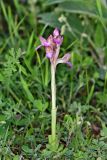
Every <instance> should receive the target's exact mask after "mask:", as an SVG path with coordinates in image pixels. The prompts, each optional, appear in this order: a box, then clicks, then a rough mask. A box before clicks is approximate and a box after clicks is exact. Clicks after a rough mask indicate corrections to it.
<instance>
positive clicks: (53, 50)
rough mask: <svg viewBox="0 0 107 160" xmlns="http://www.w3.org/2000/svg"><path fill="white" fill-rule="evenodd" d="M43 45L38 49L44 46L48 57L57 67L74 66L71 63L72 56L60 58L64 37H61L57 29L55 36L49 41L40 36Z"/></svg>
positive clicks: (54, 32)
mask: <svg viewBox="0 0 107 160" xmlns="http://www.w3.org/2000/svg"><path fill="white" fill-rule="evenodd" d="M40 41H41V45H40V46H38V47H37V48H36V50H37V49H39V48H40V47H42V46H44V47H45V51H46V57H47V58H49V59H50V62H51V63H52V64H53V65H54V67H56V65H57V64H59V63H66V64H68V65H69V66H70V67H71V66H72V65H71V63H70V62H69V59H70V54H69V53H67V54H65V55H64V56H63V57H62V58H58V56H59V51H60V46H61V44H62V42H63V37H62V36H61V35H60V31H59V30H58V29H57V28H56V29H55V30H54V31H53V34H52V35H50V36H49V37H48V38H47V39H45V38H43V37H42V36H40Z"/></svg>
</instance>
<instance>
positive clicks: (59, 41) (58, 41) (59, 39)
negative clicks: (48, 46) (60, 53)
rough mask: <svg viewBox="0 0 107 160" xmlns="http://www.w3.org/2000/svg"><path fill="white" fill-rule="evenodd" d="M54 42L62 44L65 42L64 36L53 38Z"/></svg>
mask: <svg viewBox="0 0 107 160" xmlns="http://www.w3.org/2000/svg"><path fill="white" fill-rule="evenodd" d="M53 41H54V43H56V44H57V45H61V44H62V42H63V37H62V36H58V37H57V38H54V39H53Z"/></svg>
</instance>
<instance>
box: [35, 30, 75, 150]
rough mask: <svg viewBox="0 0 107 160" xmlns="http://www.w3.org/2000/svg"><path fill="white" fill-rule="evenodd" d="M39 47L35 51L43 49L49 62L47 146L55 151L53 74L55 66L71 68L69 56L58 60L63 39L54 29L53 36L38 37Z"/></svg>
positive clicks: (67, 54)
mask: <svg viewBox="0 0 107 160" xmlns="http://www.w3.org/2000/svg"><path fill="white" fill-rule="evenodd" d="M40 41H41V45H39V46H38V47H37V48H36V50H38V49H39V48H40V47H42V46H43V47H44V48H45V51H46V57H47V58H48V59H49V60H50V62H51V92H52V110H51V116H52V120H51V135H49V144H51V149H52V150H56V149H57V148H58V139H57V135H56V113H57V107H56V83H55V72H56V66H57V64H59V63H66V64H67V65H68V66H70V67H72V64H71V63H70V62H69V59H70V54H69V53H66V54H65V55H64V56H63V57H62V58H58V56H59V52H60V46H61V44H62V42H63V37H62V36H61V34H60V31H59V30H58V29H57V28H56V29H55V30H54V31H53V34H52V35H50V36H49V37H48V38H47V39H45V38H43V37H42V36H40Z"/></svg>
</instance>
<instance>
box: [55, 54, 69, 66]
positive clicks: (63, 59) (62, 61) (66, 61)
mask: <svg viewBox="0 0 107 160" xmlns="http://www.w3.org/2000/svg"><path fill="white" fill-rule="evenodd" d="M69 59H70V54H69V53H66V54H65V55H64V56H63V57H62V58H59V59H58V60H57V64H59V63H68V61H69Z"/></svg>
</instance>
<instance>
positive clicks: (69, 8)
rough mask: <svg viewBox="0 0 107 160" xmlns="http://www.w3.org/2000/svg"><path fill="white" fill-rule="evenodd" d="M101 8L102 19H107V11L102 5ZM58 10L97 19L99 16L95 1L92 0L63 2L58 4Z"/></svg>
mask: <svg viewBox="0 0 107 160" xmlns="http://www.w3.org/2000/svg"><path fill="white" fill-rule="evenodd" d="M101 6H102V11H103V12H102V16H103V18H105V19H106V18H107V9H106V8H105V6H104V5H103V4H101ZM59 9H61V10H62V11H65V12H70V13H80V14H85V15H89V16H94V17H98V16H99V11H98V8H97V6H96V1H93V0H90V1H89V0H85V1H84V0H75V1H74V0H71V1H67V2H63V3H61V4H59Z"/></svg>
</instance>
